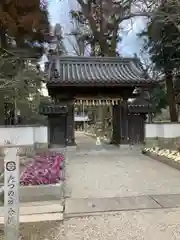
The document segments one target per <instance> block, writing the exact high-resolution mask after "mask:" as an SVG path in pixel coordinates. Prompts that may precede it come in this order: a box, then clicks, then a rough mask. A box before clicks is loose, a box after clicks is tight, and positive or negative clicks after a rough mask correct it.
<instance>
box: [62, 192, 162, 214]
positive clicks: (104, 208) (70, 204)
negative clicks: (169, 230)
mask: <svg viewBox="0 0 180 240" xmlns="http://www.w3.org/2000/svg"><path fill="white" fill-rule="evenodd" d="M156 208H161V206H160V205H159V204H158V203H157V202H156V201H154V200H153V199H152V198H150V197H149V196H137V197H123V198H118V197H113V198H84V199H83V198H81V199H78V198H76V199H73V198H69V199H67V200H66V205H65V214H67V215H68V214H75V213H77V214H79V213H94V212H109V211H122V210H137V209H156Z"/></svg>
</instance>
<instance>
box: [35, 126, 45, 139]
mask: <svg viewBox="0 0 180 240" xmlns="http://www.w3.org/2000/svg"><path fill="white" fill-rule="evenodd" d="M34 142H36V143H48V128H47V127H45V126H42V127H35V128H34Z"/></svg>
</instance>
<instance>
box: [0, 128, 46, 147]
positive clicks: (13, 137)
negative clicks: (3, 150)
mask: <svg viewBox="0 0 180 240" xmlns="http://www.w3.org/2000/svg"><path fill="white" fill-rule="evenodd" d="M5 141H10V142H11V143H12V144H15V145H22V146H23V145H24V146H27V145H33V144H34V143H37V142H39V143H47V142H48V134H47V127H46V126H40V127H36V126H35V127H34V126H32V127H31V126H22V127H0V146H3V145H4V143H5Z"/></svg>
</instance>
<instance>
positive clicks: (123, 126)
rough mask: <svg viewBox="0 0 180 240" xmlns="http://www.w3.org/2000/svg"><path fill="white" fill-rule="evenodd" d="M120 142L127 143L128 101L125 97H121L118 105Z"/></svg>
mask: <svg viewBox="0 0 180 240" xmlns="http://www.w3.org/2000/svg"><path fill="white" fill-rule="evenodd" d="M119 120H120V121H119V124H120V133H121V136H120V143H121V144H128V143H129V134H128V132H129V131H128V127H129V124H128V103H127V99H123V101H122V103H121V105H120V119H119Z"/></svg>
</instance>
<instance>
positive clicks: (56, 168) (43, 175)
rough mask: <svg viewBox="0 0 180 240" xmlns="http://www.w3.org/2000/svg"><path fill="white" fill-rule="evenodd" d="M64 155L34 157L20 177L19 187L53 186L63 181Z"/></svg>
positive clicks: (51, 153) (47, 154)
mask: <svg viewBox="0 0 180 240" xmlns="http://www.w3.org/2000/svg"><path fill="white" fill-rule="evenodd" d="M63 164H64V155H63V154H57V153H54V152H49V153H46V154H42V155H39V156H36V158H35V161H33V163H31V164H29V165H27V167H26V169H25V170H24V171H23V172H22V174H21V177H20V184H21V185H25V186H27V185H40V184H54V183H57V182H59V180H63V179H62V178H63V174H62V169H63Z"/></svg>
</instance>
